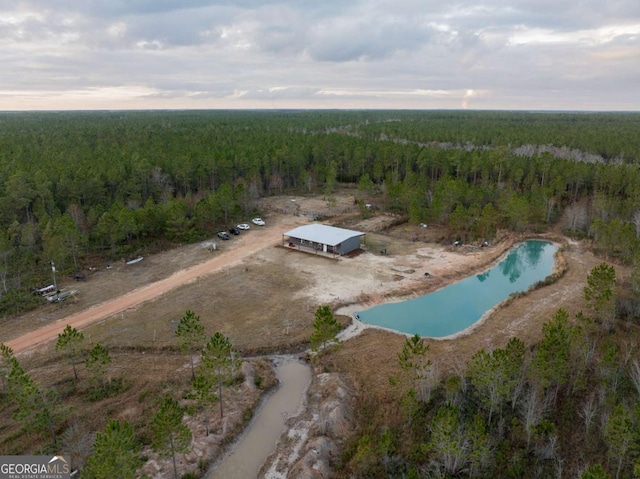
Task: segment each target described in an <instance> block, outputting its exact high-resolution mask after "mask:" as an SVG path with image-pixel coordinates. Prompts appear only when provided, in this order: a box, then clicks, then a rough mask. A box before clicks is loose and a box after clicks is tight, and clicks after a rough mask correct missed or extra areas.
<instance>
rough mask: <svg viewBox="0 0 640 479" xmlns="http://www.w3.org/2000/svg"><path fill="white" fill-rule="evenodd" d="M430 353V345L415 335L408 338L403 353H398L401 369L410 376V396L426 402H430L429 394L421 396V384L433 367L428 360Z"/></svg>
mask: <svg viewBox="0 0 640 479" xmlns="http://www.w3.org/2000/svg"><path fill="white" fill-rule="evenodd" d="M428 352H429V345H428V344H424V340H423V339H422V338H421V337H420V336H419V335H418V334H415V335H414V336H412V337H411V338H407V340H406V341H405V342H404V345H403V346H402V351H400V352H399V353H398V361H399V363H400V368H401V369H402V370H403V371H404V372H405V373H407V374H408V376H409V379H410V381H411V389H410V390H409V396H410V397H411V398H418V399H421V400H423V401H424V402H428V401H429V394H425V395H421V394H420V391H421V390H422V388H421V387H420V383H421V382H422V381H423V380H424V379H425V378H426V377H427V374H428V373H429V368H430V367H431V360H430V359H428V358H427V353H428Z"/></svg>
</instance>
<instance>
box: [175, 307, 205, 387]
mask: <svg viewBox="0 0 640 479" xmlns="http://www.w3.org/2000/svg"><path fill="white" fill-rule="evenodd" d="M176 336H177V337H178V344H179V346H180V349H182V350H183V351H184V352H188V353H189V359H190V361H191V379H192V380H193V379H195V378H196V371H195V368H194V365H193V355H194V353H195V352H196V350H197V349H198V347H199V346H201V345H202V343H203V342H204V339H205V335H204V326H203V325H202V323H201V322H200V316H198V315H197V314H196V313H194V312H193V311H191V310H190V309H188V310H187V311H186V312H185V315H184V316H183V317H182V319H180V322H179V323H178V327H177V328H176Z"/></svg>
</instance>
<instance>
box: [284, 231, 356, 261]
mask: <svg viewBox="0 0 640 479" xmlns="http://www.w3.org/2000/svg"><path fill="white" fill-rule="evenodd" d="M361 236H364V233H362V232H361V231H353V230H347V229H344V228H336V227H334V226H327V225H322V224H311V225H305V226H298V227H297V228H294V229H292V230H291V231H287V232H286V233H284V234H283V235H282V244H283V245H284V246H287V245H288V246H289V247H291V248H297V249H300V250H303V251H313V252H316V253H317V252H323V253H329V254H333V255H337V256H342V255H345V254H347V253H350V252H352V251H354V250H357V249H358V248H360V237H361ZM285 237H287V239H285Z"/></svg>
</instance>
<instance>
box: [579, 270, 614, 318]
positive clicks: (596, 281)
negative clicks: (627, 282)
mask: <svg viewBox="0 0 640 479" xmlns="http://www.w3.org/2000/svg"><path fill="white" fill-rule="evenodd" d="M615 284H616V270H615V269H614V267H613V266H610V265H608V264H606V263H601V264H599V265H598V266H596V267H595V268H593V269H592V270H591V272H590V273H589V275H588V276H587V285H586V286H585V287H584V299H585V300H586V301H587V303H588V305H589V307H590V308H591V309H593V310H594V311H595V313H596V315H597V316H598V317H599V318H600V319H601V320H602V321H603V322H604V323H605V324H608V323H609V322H611V321H612V320H613V313H614V309H615V296H614V290H613V289H614V287H615Z"/></svg>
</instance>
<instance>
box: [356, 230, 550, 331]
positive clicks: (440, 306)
mask: <svg viewBox="0 0 640 479" xmlns="http://www.w3.org/2000/svg"><path fill="white" fill-rule="evenodd" d="M557 249H558V248H557V246H556V245H555V244H553V243H549V242H548V241H538V240H530V241H526V242H524V243H522V244H520V245H519V246H517V247H516V248H514V249H512V250H511V251H510V252H509V253H508V255H507V256H506V257H505V258H504V259H503V260H502V261H500V262H499V263H498V264H496V265H495V266H494V267H493V268H491V269H489V270H487V271H485V272H484V273H482V274H478V275H476V276H471V277H469V278H466V279H464V280H462V281H460V282H458V283H454V284H452V285H449V286H447V287H445V288H443V289H440V290H438V291H434V292H433V293H429V294H426V295H424V296H421V297H419V298H415V299H411V300H408V301H403V302H400V303H388V304H382V305H380V306H376V307H374V308H371V309H369V310H366V311H360V312H358V316H359V318H360V321H362V322H363V323H367V324H371V325H374V326H380V327H383V328H387V329H392V330H394V331H398V332H401V333H407V334H411V335H413V334H419V335H420V336H428V337H432V338H442V337H445V336H451V335H452V334H456V333H459V332H461V331H464V330H465V329H467V328H468V327H470V326H472V325H474V324H475V323H476V322H478V320H480V318H481V317H482V316H483V315H484V314H485V313H486V312H487V311H489V310H490V309H491V308H493V307H494V306H496V305H497V304H499V303H501V302H502V301H504V300H505V299H507V298H508V297H509V295H511V294H513V293H517V292H521V291H526V290H527V289H529V288H530V287H531V286H532V285H534V284H535V283H537V282H538V281H541V280H543V279H544V278H546V277H547V276H549V275H550V274H551V272H552V271H553V264H554V255H555V253H556V251H557Z"/></svg>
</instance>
